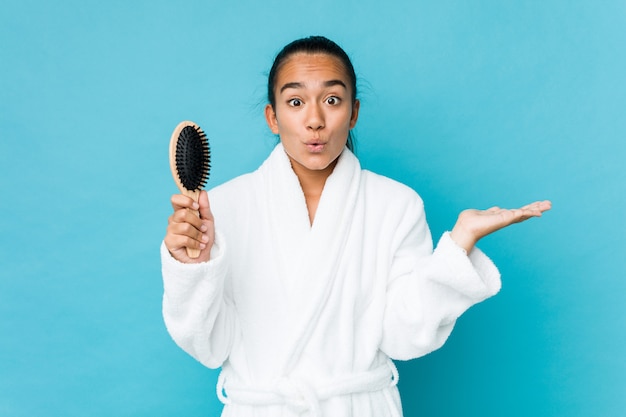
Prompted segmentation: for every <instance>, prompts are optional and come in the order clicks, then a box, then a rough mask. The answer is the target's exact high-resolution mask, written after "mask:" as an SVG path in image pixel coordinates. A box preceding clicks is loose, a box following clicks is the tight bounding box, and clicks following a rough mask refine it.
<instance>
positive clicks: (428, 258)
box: [381, 200, 500, 360]
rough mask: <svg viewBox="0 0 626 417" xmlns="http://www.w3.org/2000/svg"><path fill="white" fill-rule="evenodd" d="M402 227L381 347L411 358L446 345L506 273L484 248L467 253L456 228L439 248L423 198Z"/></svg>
mask: <svg viewBox="0 0 626 417" xmlns="http://www.w3.org/2000/svg"><path fill="white" fill-rule="evenodd" d="M397 230H398V236H397V238H396V243H395V244H394V248H393V249H392V251H393V256H392V259H391V265H390V272H389V277H388V284H387V293H386V308H385V314H384V320H383V339H382V342H381V350H383V351H384V352H385V353H386V354H387V355H389V356H390V357H392V358H394V359H402V360H407V359H412V358H416V357H419V356H423V355H426V354H427V353H429V352H431V351H433V350H436V349H438V348H439V347H441V346H442V345H443V343H444V342H445V341H446V339H447V338H448V336H449V335H450V333H451V332H452V329H453V327H454V324H455V322H456V319H457V318H458V317H459V316H460V315H461V314H463V312H465V311H466V310H467V309H468V308H470V307H471V306H472V305H474V304H476V303H478V302H480V301H482V300H484V299H486V298H488V297H490V296H491V295H493V294H495V293H497V292H498V290H499V289H500V275H499V272H498V270H497V269H496V267H495V265H493V263H492V262H491V261H490V260H489V258H487V257H486V256H485V255H484V254H483V253H482V252H481V251H480V250H479V249H478V248H473V250H471V252H470V253H469V256H467V255H466V254H465V252H464V250H463V249H461V248H460V247H459V246H458V245H457V244H456V243H455V242H454V241H453V240H452V239H451V236H450V233H445V234H444V235H443V236H442V237H441V239H440V241H439V243H438V245H437V247H436V249H435V250H434V251H433V245H432V240H431V235H430V230H429V229H428V225H427V223H426V218H425V214H424V210H423V205H422V203H421V200H417V201H416V202H415V203H412V204H410V205H409V207H408V209H407V211H406V215H405V216H404V217H403V219H402V221H401V222H400V224H399V225H398V228H397Z"/></svg>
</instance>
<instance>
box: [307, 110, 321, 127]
mask: <svg viewBox="0 0 626 417" xmlns="http://www.w3.org/2000/svg"><path fill="white" fill-rule="evenodd" d="M306 125H307V128H308V129H310V130H320V129H322V128H323V127H324V113H323V111H322V109H321V108H320V106H319V105H318V104H311V105H310V106H309V109H308V112H307V120H306Z"/></svg>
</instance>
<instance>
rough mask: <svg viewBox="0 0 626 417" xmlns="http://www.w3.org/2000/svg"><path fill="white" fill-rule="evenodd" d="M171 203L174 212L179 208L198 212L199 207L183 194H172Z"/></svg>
mask: <svg viewBox="0 0 626 417" xmlns="http://www.w3.org/2000/svg"><path fill="white" fill-rule="evenodd" d="M170 201H171V203H172V208H173V209H174V210H178V209H181V208H188V209H191V210H198V208H199V205H198V203H196V202H195V201H194V199H193V198H191V197H187V196H186V195H183V194H174V195H173V196H172V198H171V199H170Z"/></svg>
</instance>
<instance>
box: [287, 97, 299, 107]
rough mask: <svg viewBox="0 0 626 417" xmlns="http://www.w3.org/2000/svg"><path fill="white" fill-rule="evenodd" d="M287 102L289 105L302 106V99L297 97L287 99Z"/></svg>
mask: <svg viewBox="0 0 626 417" xmlns="http://www.w3.org/2000/svg"><path fill="white" fill-rule="evenodd" d="M287 104H289V105H290V106H291V107H300V106H302V100H300V99H299V98H292V99H291V100H289V101H287Z"/></svg>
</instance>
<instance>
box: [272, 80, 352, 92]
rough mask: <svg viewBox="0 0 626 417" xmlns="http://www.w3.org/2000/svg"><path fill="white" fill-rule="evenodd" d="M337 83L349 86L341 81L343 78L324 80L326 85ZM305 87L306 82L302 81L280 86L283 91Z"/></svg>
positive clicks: (330, 85) (331, 85) (344, 86)
mask: <svg viewBox="0 0 626 417" xmlns="http://www.w3.org/2000/svg"><path fill="white" fill-rule="evenodd" d="M335 85H340V86H342V87H343V88H345V89H346V90H347V89H348V87H346V84H345V83H344V82H343V81H341V80H328V81H324V87H333V86H335ZM303 87H304V84H303V83H300V82H293V83H286V84H284V85H283V86H282V87H280V92H281V93H282V92H283V91H285V90H286V89H288V88H303Z"/></svg>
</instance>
